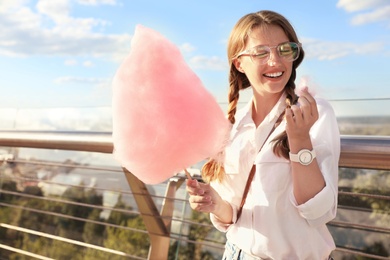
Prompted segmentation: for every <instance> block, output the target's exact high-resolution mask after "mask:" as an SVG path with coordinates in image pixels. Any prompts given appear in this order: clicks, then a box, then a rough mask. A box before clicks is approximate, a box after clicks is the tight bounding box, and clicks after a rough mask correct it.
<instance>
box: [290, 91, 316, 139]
mask: <svg viewBox="0 0 390 260" xmlns="http://www.w3.org/2000/svg"><path fill="white" fill-rule="evenodd" d="M317 120H318V109H317V103H316V101H315V99H314V98H313V96H312V95H311V94H310V93H309V91H308V88H307V87H305V88H304V89H303V90H302V94H301V96H300V97H299V99H298V103H297V104H295V105H292V106H291V109H286V121H287V126H286V133H287V136H288V137H289V139H295V140H305V139H307V138H309V131H310V128H311V127H312V126H313V125H314V123H315V122H316V121H317Z"/></svg>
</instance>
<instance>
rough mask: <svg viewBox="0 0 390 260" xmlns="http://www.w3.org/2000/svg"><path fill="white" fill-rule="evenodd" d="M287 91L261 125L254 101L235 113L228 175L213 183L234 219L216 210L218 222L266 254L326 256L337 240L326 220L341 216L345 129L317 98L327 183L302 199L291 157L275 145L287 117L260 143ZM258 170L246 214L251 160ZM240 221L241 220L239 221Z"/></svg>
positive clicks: (243, 244) (317, 146) (239, 241)
mask: <svg viewBox="0 0 390 260" xmlns="http://www.w3.org/2000/svg"><path fill="white" fill-rule="evenodd" d="M285 97H286V96H285V95H282V97H281V98H280V100H279V101H278V103H277V104H276V105H275V107H274V108H273V109H272V111H271V112H270V113H269V114H268V116H267V117H266V118H265V120H264V121H263V122H262V123H261V124H260V125H259V126H258V128H257V129H256V126H255V124H254V122H253V120H252V116H251V111H252V110H251V108H252V101H251V102H249V103H248V105H247V106H246V107H244V108H242V109H241V110H239V111H238V112H237V114H236V123H235V124H234V126H233V128H232V131H231V135H230V142H229V143H228V145H227V147H226V149H225V163H224V167H225V172H226V177H225V179H224V181H223V182H222V183H220V182H218V181H215V182H212V183H211V185H212V186H213V187H214V189H215V190H216V191H217V192H218V193H219V194H220V196H221V197H222V198H223V199H224V200H226V201H227V202H229V203H230V204H231V205H232V208H233V224H229V225H226V224H223V223H221V222H219V221H218V219H217V218H216V217H215V216H214V215H213V214H211V221H212V222H213V224H214V226H215V227H216V228H217V229H218V230H220V231H222V232H226V236H227V239H228V240H229V241H230V242H231V243H233V244H235V245H237V246H238V247H239V248H241V249H242V250H243V251H245V252H246V253H248V254H251V255H254V256H257V257H261V258H264V259H276V260H284V259H299V260H306V259H307V260H316V259H318V260H322V259H327V257H328V256H329V254H330V253H331V251H332V250H334V249H335V244H334V241H333V238H332V236H331V234H330V233H329V231H328V229H327V227H326V223H327V222H329V221H330V220H331V219H333V218H334V217H335V216H336V209H337V193H338V188H337V183H338V162H339V156H340V133H339V129H338V125H337V121H336V117H335V114H334V112H333V109H332V107H331V106H330V105H329V103H328V102H327V101H325V100H323V99H317V98H316V102H317V107H318V110H319V119H318V120H317V121H316V123H315V124H314V125H313V126H312V128H311V130H310V137H311V141H312V144H313V148H314V150H315V152H316V154H317V162H318V164H319V167H320V169H321V172H322V174H323V176H324V179H325V182H326V187H324V188H323V190H321V191H320V192H319V193H318V194H317V195H316V196H315V197H314V198H312V199H310V200H309V201H307V202H306V203H304V204H301V205H297V203H296V201H295V198H294V195H293V190H292V178H291V164H290V161H289V160H287V159H285V158H281V157H278V156H277V155H275V154H274V153H273V151H272V143H270V141H271V140H273V139H274V138H275V137H276V136H277V135H278V134H280V133H281V132H283V131H284V130H285V127H286V121H285V120H283V121H282V122H281V124H280V125H279V126H278V127H277V128H276V129H275V130H274V132H273V133H272V134H271V136H270V137H269V138H268V139H267V141H266V142H265V144H264V146H263V148H262V149H261V151H260V152H258V151H259V149H260V147H261V145H262V144H263V142H264V141H265V139H266V138H267V136H268V134H269V132H270V130H271V129H272V127H273V126H274V124H275V122H276V120H277V119H278V117H279V115H280V114H281V113H282V112H283V111H284V110H285V108H286V105H285ZM253 163H255V164H256V173H255V176H254V178H253V181H252V183H251V187H250V190H249V192H248V195H247V199H246V202H245V204H244V207H243V211H242V215H241V217H240V219H239V220H238V221H236V215H237V210H238V208H239V205H240V203H241V199H242V194H243V191H244V188H245V184H246V181H247V179H248V175H249V172H250V169H251V167H252V164H253ZM236 222H237V223H236Z"/></svg>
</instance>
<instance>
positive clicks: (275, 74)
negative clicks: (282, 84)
mask: <svg viewBox="0 0 390 260" xmlns="http://www.w3.org/2000/svg"><path fill="white" fill-rule="evenodd" d="M282 75H283V72H275V73H266V74H264V76H265V77H267V78H279V77H281V76H282Z"/></svg>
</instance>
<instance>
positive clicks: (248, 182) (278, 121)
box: [236, 112, 284, 222]
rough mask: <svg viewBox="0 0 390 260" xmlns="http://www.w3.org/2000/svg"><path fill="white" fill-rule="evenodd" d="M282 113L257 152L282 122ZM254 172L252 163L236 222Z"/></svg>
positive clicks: (254, 165) (254, 168)
mask: <svg viewBox="0 0 390 260" xmlns="http://www.w3.org/2000/svg"><path fill="white" fill-rule="evenodd" d="M283 115H284V112H283V113H282V114H281V115H280V116H279V118H278V120H276V122H275V124H274V126H273V127H272V129H271V131H270V132H269V134H268V136H267V138H266V139H265V141H264V143H263V145H262V146H261V147H260V149H259V152H260V151H261V149H262V148H263V146H264V144H265V143H266V142H267V140H268V138H269V137H270V135H271V134H272V132H273V131H274V130H275V128H276V127H277V126H278V125H279V124H280V122H282V118H283ZM255 172H256V164H254V163H253V166H252V169H251V171H250V173H249V176H248V180H247V181H246V184H245V189H244V193H243V195H242V200H241V204H240V208H239V209H238V211H237V220H236V222H237V221H238V219H239V218H240V217H241V213H242V208H243V207H244V204H245V201H246V196H247V195H248V192H249V188H250V186H251V183H252V180H253V177H254V176H255Z"/></svg>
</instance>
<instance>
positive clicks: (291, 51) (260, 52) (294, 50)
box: [251, 42, 299, 63]
mask: <svg viewBox="0 0 390 260" xmlns="http://www.w3.org/2000/svg"><path fill="white" fill-rule="evenodd" d="M274 48H276V50H277V52H278V55H279V57H281V58H283V59H285V60H287V61H294V60H296V59H297V58H298V56H299V45H298V44H297V43H295V42H286V43H282V44H279V45H278V46H273V47H269V46H265V45H259V46H256V47H255V48H254V49H253V52H252V54H251V57H252V59H254V60H258V61H260V62H261V63H266V62H267V61H268V60H269V58H270V56H271V49H274Z"/></svg>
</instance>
